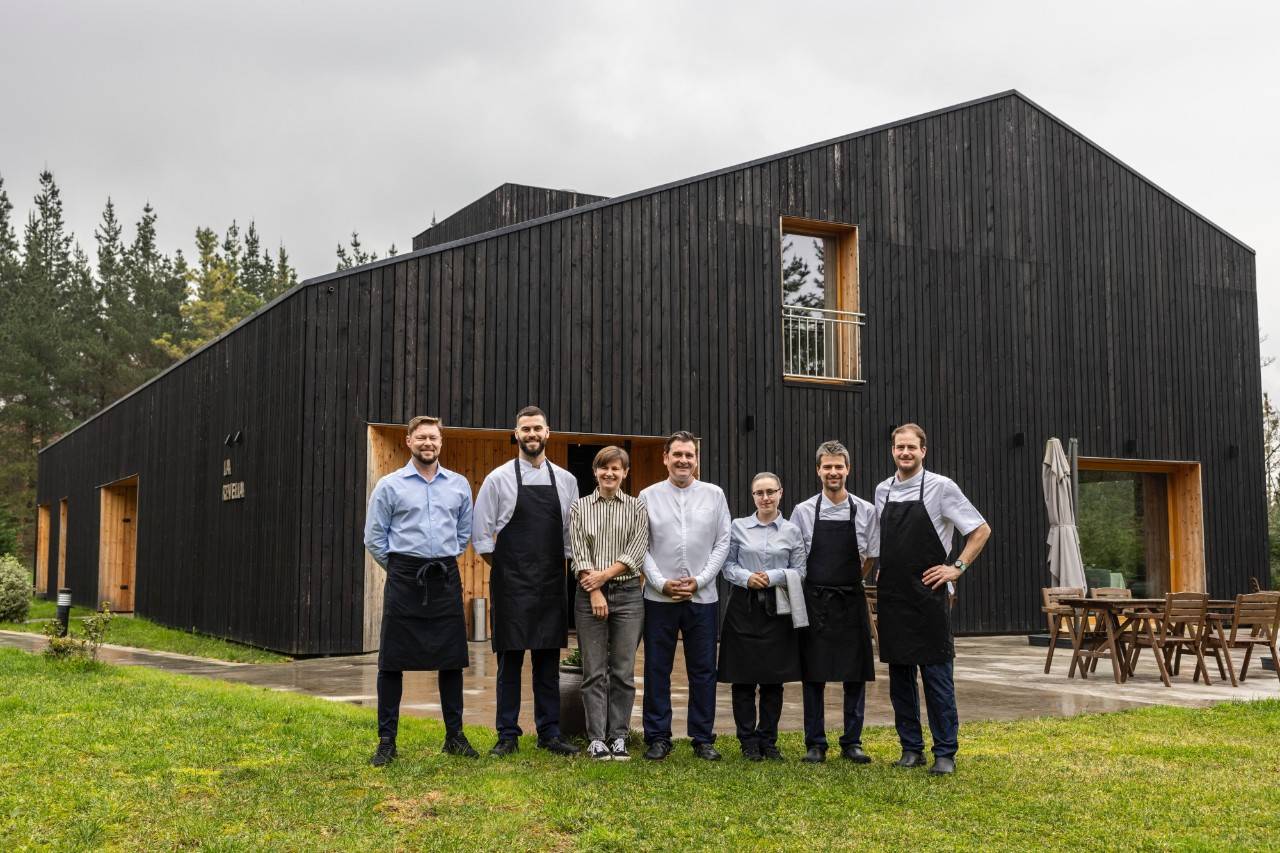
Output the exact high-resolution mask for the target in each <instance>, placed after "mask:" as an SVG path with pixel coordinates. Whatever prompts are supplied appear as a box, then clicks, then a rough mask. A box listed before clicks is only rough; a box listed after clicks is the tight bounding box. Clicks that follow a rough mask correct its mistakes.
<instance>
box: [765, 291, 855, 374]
mask: <svg viewBox="0 0 1280 853" xmlns="http://www.w3.org/2000/svg"><path fill="white" fill-rule="evenodd" d="M865 318H866V315H864V314H859V313H858V312H856V311H836V310H834V309H831V308H805V307H803V306H800V305H783V306H782V364H783V372H784V373H785V374H786V375H787V376H790V377H795V378H801V379H819V380H827V381H838V382H861V381H862V359H861V358H860V357H859V352H860V349H861V342H862V341H861V339H862V326H863V323H864V320H865Z"/></svg>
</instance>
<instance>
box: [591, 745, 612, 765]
mask: <svg viewBox="0 0 1280 853" xmlns="http://www.w3.org/2000/svg"><path fill="white" fill-rule="evenodd" d="M587 758H591V759H594V760H596V761H612V760H613V756H612V755H610V754H609V747H607V746H605V745H604V741H602V740H593V741H591V743H589V744H587Z"/></svg>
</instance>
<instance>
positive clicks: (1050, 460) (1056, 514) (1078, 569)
mask: <svg viewBox="0 0 1280 853" xmlns="http://www.w3.org/2000/svg"><path fill="white" fill-rule="evenodd" d="M1040 474H1041V479H1042V480H1043V481H1044V506H1045V509H1046V510H1047V511H1048V513H1049V539H1048V542H1049V574H1050V575H1052V576H1053V583H1054V586H1078V587H1080V588H1082V589H1085V588H1087V587H1088V584H1087V582H1086V581H1085V579H1084V560H1083V559H1081V557H1080V533H1079V531H1077V530H1076V511H1075V507H1074V506H1072V505H1071V466H1070V465H1069V464H1067V455H1066V454H1065V453H1063V452H1062V442H1061V441H1058V439H1056V438H1051V439H1049V441H1048V442H1046V443H1045V446H1044V464H1043V467H1042V469H1041V472H1040Z"/></svg>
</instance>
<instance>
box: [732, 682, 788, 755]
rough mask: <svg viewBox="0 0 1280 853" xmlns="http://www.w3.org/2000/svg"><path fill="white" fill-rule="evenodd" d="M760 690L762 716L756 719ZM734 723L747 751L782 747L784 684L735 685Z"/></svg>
mask: <svg viewBox="0 0 1280 853" xmlns="http://www.w3.org/2000/svg"><path fill="white" fill-rule="evenodd" d="M756 687H759V688H760V714H759V717H757V715H756ZM732 693H733V722H734V724H735V725H737V727H738V741H739V742H741V744H742V745H743V746H744V747H745V746H747V745H748V744H751V743H754V744H755V745H756V746H765V745H766V744H768V745H770V746H777V745H778V719H779V718H780V717H781V716H782V685H781V684H760V685H756V684H735V685H733V687H732Z"/></svg>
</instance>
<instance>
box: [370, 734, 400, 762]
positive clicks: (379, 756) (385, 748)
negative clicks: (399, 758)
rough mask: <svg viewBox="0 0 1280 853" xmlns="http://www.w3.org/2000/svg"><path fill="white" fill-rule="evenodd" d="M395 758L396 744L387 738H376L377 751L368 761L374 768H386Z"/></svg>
mask: <svg viewBox="0 0 1280 853" xmlns="http://www.w3.org/2000/svg"><path fill="white" fill-rule="evenodd" d="M395 757H396V742H395V741H394V740H392V739H391V738H389V737H382V738H378V749H377V750H376V751H375V752H374V753H373V757H372V758H370V759H369V763H370V764H372V765H373V766H374V767H386V766H387V765H388V764H390V763H391V761H392V759H394V758H395Z"/></svg>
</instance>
